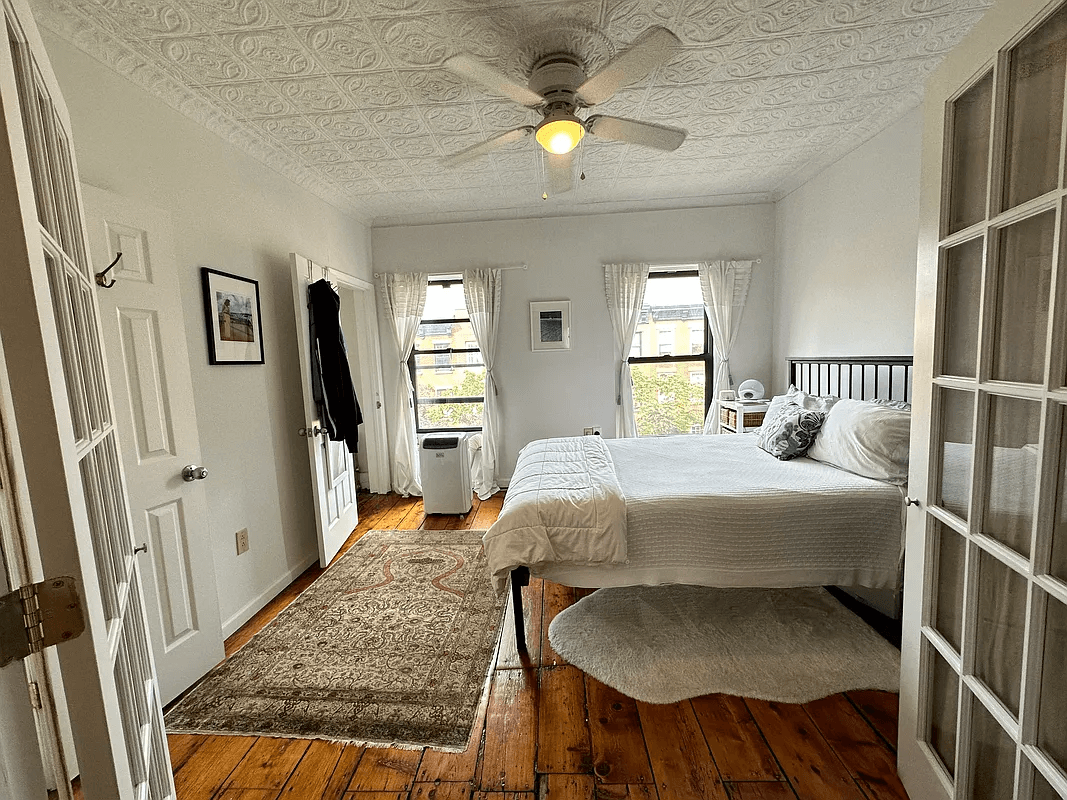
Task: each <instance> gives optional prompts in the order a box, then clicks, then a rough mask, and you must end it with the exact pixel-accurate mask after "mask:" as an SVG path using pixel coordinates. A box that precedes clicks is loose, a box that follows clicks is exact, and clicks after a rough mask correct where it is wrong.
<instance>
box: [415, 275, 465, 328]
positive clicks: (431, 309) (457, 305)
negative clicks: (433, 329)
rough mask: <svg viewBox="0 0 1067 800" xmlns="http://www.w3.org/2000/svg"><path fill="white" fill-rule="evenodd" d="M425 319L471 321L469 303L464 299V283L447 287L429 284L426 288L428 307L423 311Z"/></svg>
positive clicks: (459, 282)
mask: <svg viewBox="0 0 1067 800" xmlns="http://www.w3.org/2000/svg"><path fill="white" fill-rule="evenodd" d="M422 318H423V319H469V318H470V315H469V314H467V303H466V301H465V300H464V299H463V282H462V281H456V282H455V283H452V284H449V285H448V286H445V285H443V284H440V283H432V282H431V283H429V284H428V285H427V286H426V306H425V307H424V308H423V310H422Z"/></svg>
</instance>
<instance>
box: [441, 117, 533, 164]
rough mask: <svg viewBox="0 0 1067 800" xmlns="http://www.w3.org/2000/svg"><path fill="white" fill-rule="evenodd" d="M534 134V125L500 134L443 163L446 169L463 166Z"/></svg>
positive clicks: (456, 154) (443, 160) (454, 155)
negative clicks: (473, 159) (464, 163)
mask: <svg viewBox="0 0 1067 800" xmlns="http://www.w3.org/2000/svg"><path fill="white" fill-rule="evenodd" d="M533 132H534V129H533V125H524V126H522V127H521V128H515V129H514V130H510V131H505V132H504V133H498V134H497V135H496V136H492V137H490V138H488V139H486V140H485V141H484V142H479V143H478V144H476V145H473V146H472V147H468V148H467V149H466V150H460V151H459V152H458V153H453V154H452V155H450V156H445V158H444V159H442V161H441V163H442V164H444V165H445V166H446V167H454V166H456V165H457V164H462V163H463V162H464V161H470V160H471V159H472V158H477V157H478V156H480V155H484V154H485V153H491V152H493V151H494V150H498V149H500V148H501V147H504V146H506V145H509V144H511V143H512V142H517V141H519V139H524V138H526V137H527V136H529V135H530V134H531V133H533Z"/></svg>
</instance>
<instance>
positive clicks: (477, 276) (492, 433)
mask: <svg viewBox="0 0 1067 800" xmlns="http://www.w3.org/2000/svg"><path fill="white" fill-rule="evenodd" d="M500 284H501V281H500V270H498V269H469V270H467V271H466V272H464V273H463V299H464V300H465V301H466V303H467V315H468V316H469V317H470V318H471V327H472V328H474V338H475V339H477V340H478V349H479V350H481V351H482V361H483V362H484V363H485V405H484V406H483V408H484V410H483V412H482V458H481V466H480V469H479V470H478V473H477V474H476V475H475V476H474V478H475V480H474V492H475V494H477V495H478V497H479V498H480V499H481V500H486V499H488V498H489V497H490V496H491V495H492V494H494V493H495V492H499V491H500V486H499V485H498V484H497V475H496V473H497V469H496V463H497V456H498V454H499V453H500V449H501V441H500V439H501V437H500V432H501V431H502V430H503V426H502V425H501V419H500V399H499V397H498V395H499V391H498V388H497V382H496V338H497V331H498V330H499V329H500Z"/></svg>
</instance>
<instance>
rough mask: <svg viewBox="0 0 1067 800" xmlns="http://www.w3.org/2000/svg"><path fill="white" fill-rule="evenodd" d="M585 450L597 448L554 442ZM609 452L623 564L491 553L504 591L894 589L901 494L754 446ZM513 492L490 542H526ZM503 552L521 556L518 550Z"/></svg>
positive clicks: (528, 479)
mask: <svg viewBox="0 0 1067 800" xmlns="http://www.w3.org/2000/svg"><path fill="white" fill-rule="evenodd" d="M583 438H588V439H596V438H597V437H580V438H579V439H574V440H553V441H564V442H566V441H581V440H582V439H583ZM535 444H536V443H535ZM605 444H606V446H607V450H608V452H609V453H610V457H611V462H613V463H614V466H615V474H616V476H617V479H618V483H619V487H620V489H621V490H622V493H623V495H624V496H625V506H626V526H625V527H626V558H627V561H626V563H619V560H618V559H617V558H612V557H604V554H601V556H600V557H599V558H598V559H594V558H592V557H590V556H589V555H588V554H585V556H584V557H585V558H586V559H587V562H586V564H581V563H577V562H576V561H574V560H570V561H566V560H565V561H558V560H554V559H552V558H549V557H547V555H546V553H547V551H546V550H543V549H539V550H538V553H537V556H538V557H537V560H536V561H524V560H522V559H521V558H510V559H506V560H504V561H494V555H493V554H492V553H491V554H490V560H489V563H490V568H491V569H492V570H493V572H494V575H495V576H496V578H497V579H498V580H502V578H503V576H504V575H506V573H507V571H508V570H509V569H511V568H512V567H514V566H520V565H523V564H526V565H527V566H530V567H531V569H532V571H533V572H534V573H535V574H538V575H541V576H543V577H546V578H549V579H551V580H554V581H558V582H560V583H564V584H567V585H571V586H598V587H603V586H630V585H636V584H659V583H689V584H696V585H704V586H761V587H785V586H810V585H842V586H856V585H858V586H869V587H874V588H883V587H893V586H896V585H897V582H898V576H899V567H900V559H901V555H902V552H903V541H904V537H903V533H904V526H903V519H904V517H903V508H904V504H903V497H902V492H901V491H900V489H899V488H898V487H896V486H893V485H890V484H887V483H883V482H881V481H876V480H872V479H870V478H864V477H861V476H859V475H853V474H852V473H850V472H845V471H844V470H840V469H837V468H836V467H831V466H829V465H827V464H822V463H820V462H818V461H814V460H812V459H808V458H799V459H794V460H793V461H779V460H778V459H776V458H774V457H773V456H771V455H769V454H767V453H765V452H763V451H762V450H760V449H759V448H758V447H756V437H755V436H753V435H751V434H741V435H721V436H671V437H663V438H644V439H609V440H607V441H606V442H605ZM531 447H532V445H531ZM524 452H525V451H524ZM537 471H538V467H537V466H536V465H534V464H531V463H529V461H528V460H527V459H526V458H525V457H524V455H520V457H519V463H518V466H517V467H516V475H520V473H521V476H522V484H523V485H526V486H528V485H530V484H531V483H537V482H539V481H543V480H546V478H545V477H543V476H538V475H537ZM547 480H553V479H551V478H548V479H547ZM515 486H516V484H515V482H513V483H512V487H515ZM512 491H513V488H509V489H508V497H507V499H505V501H504V507H503V509H502V511H501V514H500V517H499V518H498V520H497V522H496V524H495V525H494V526H493V528H492V529H491V530H490V532H489V533H490V534H492V536H493V538H494V539H502V538H505V537H506V538H511V537H513V536H514V537H515V538H517V539H519V540H521V539H522V536H523V534H522V533H521V531H517V530H516V529H515V527H514V525H513V523H512V521H511V519H510V517H511V515H510V513H509V511H510V510H511V508H512V507H513V506H512V504H511V503H510V499H511V492H512ZM550 496H551V495H547V496H546V497H550ZM550 503H551V501H550ZM567 506H568V503H567V502H566V501H564V502H563V503H562V504H559V503H557V504H555V507H554V508H552V509H551V510H547V509H543V508H542V509H538V510H537V511H533V510H529V509H527V510H524V514H549V515H551V516H552V517H553V518H554V519H556V520H563V519H566V517H567V513H568V509H567ZM561 524H562V523H561ZM488 536H489V534H487V537H488ZM487 550H488V547H487ZM506 550H507V552H509V553H515V554H517V553H519V552H521V550H522V545H521V544H519V543H517V542H516V543H514V544H512V545H511V546H509V547H508V548H506ZM501 551H502V548H499V546H498V547H497V548H496V552H498V553H499V552H501ZM593 563H595V564H596V565H595V566H589V564H593ZM498 585H499V583H498Z"/></svg>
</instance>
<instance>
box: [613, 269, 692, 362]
mask: <svg viewBox="0 0 1067 800" xmlns="http://www.w3.org/2000/svg"><path fill="white" fill-rule="evenodd" d="M694 328H695V329H696V330H698V331H699V336H698V337H697V341H698V342H699V346H698V347H695V348H694V341H693V336H692V331H693V329H694ZM638 340H640V342H641V343H643V350H642V352H641V355H643V356H651V355H661V356H662V355H691V354H696V353H703V352H704V301H703V299H702V298H701V294H700V279H699V278H698V277H697V276H696V275H692V276H684V277H666V276H664V277H658V276H656V274H655V273H653V274H651V275H649V277H648V284H647V286H646V287H645V301H644V304H643V305H642V306H641V318H640V320H639V321H638V323H637V332H636V333H635V335H634V344H635V346H636V345H637V344H638ZM631 355H635V354H634V353H633V352H632V350H631Z"/></svg>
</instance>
